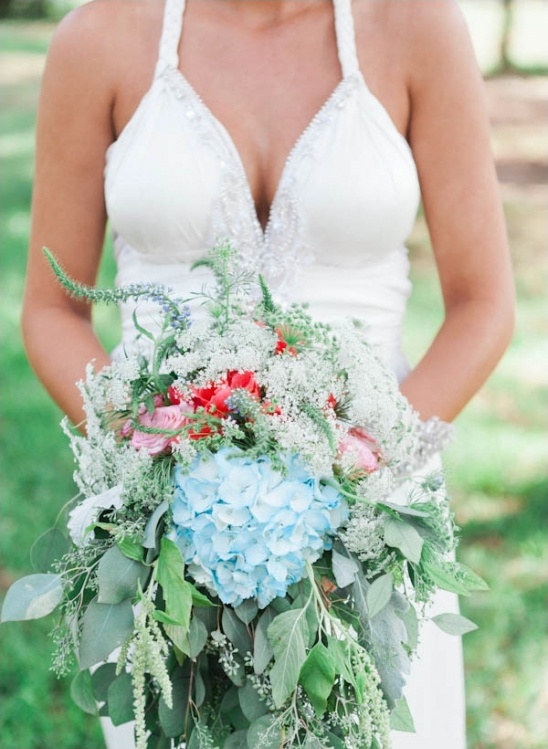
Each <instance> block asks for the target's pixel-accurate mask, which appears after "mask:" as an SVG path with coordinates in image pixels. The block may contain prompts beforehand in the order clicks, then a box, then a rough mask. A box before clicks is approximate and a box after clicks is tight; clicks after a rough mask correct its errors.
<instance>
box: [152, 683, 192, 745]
mask: <svg viewBox="0 0 548 749" xmlns="http://www.w3.org/2000/svg"><path fill="white" fill-rule="evenodd" d="M172 690H173V692H172V694H173V707H168V706H167V705H166V702H165V700H164V698H163V697H160V701H159V704H158V717H159V720H160V725H161V727H162V730H163V732H164V733H165V735H166V736H169V737H170V738H173V739H174V738H178V737H179V736H181V735H182V734H183V733H184V730H185V718H186V711H187V706H188V698H189V695H190V675H189V674H186V673H185V672H184V671H182V670H181V669H178V670H177V671H176V672H175V674H174V676H173V678H172Z"/></svg>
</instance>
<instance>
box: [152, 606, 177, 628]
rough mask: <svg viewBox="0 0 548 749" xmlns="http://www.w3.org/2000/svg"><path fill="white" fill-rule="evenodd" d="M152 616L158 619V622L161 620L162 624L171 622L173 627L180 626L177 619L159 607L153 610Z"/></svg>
mask: <svg viewBox="0 0 548 749" xmlns="http://www.w3.org/2000/svg"><path fill="white" fill-rule="evenodd" d="M152 618H153V619H156V621H157V622H161V623H162V624H171V625H172V626H173V627H177V626H179V625H178V624H177V620H176V619H172V618H171V616H168V615H167V614H166V612H165V611H160V610H159V609H154V611H153V612H152Z"/></svg>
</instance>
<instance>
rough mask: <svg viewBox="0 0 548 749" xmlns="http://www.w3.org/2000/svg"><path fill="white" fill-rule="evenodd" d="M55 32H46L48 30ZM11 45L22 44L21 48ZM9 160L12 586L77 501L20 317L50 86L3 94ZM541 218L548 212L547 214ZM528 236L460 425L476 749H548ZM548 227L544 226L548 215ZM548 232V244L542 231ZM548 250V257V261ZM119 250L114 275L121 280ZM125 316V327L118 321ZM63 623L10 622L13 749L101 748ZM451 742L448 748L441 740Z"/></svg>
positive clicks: (432, 309)
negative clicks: (475, 591)
mask: <svg viewBox="0 0 548 749" xmlns="http://www.w3.org/2000/svg"><path fill="white" fill-rule="evenodd" d="M38 28H39V30H38ZM48 33H49V32H48V30H47V27H44V26H40V27H36V26H34V25H33V26H32V27H30V31H29V30H28V27H25V26H18V25H12V24H9V25H8V26H7V27H6V30H5V31H4V32H3V37H4V38H3V40H2V41H3V44H2V47H3V49H4V50H6V49H8V50H9V51H10V52H11V53H14V52H18V53H19V54H30V55H35V54H39V53H41V52H42V51H43V50H44V49H45V47H46V45H47V36H48ZM6 43H7V46H6ZM3 94H4V95H3V97H2V98H3V105H4V106H3V120H2V133H1V138H0V151H1V154H2V158H3V164H2V195H1V199H2V206H3V214H2V227H1V229H2V240H3V241H2V261H1V262H2V267H1V276H2V285H3V288H2V297H1V302H0V319H1V334H2V347H3V354H2V359H1V367H2V419H3V431H2V453H1V458H0V468H1V475H2V517H3V534H2V546H1V550H2V561H1V569H0V575H1V576H0V582H1V585H2V589H3V590H5V589H6V588H7V586H8V585H9V584H10V582H11V581H13V580H14V579H15V578H16V577H18V576H20V575H21V574H24V573H26V572H29V570H30V565H29V556H28V555H29V549H30V546H31V545H32V543H33V541H34V540H35V538H36V537H37V536H38V535H39V534H40V533H41V532H43V531H44V530H45V529H46V528H48V527H49V526H50V525H51V524H52V523H53V521H54V520H55V517H56V515H57V513H58V511H59V509H60V508H61V506H62V505H63V504H64V502H65V501H66V500H67V499H68V498H69V497H70V496H71V493H72V491H73V485H72V480H71V473H72V461H71V457H70V455H69V451H68V448H67V445H66V441H65V438H64V436H63V435H62V433H61V431H60V429H59V427H58V422H59V419H60V417H61V414H60V412H59V411H58V409H57V408H56V407H55V406H54V405H53V404H52V403H51V402H50V400H49V399H48V397H47V396H46V395H45V393H44V392H43V390H42V388H41V386H40V384H39V383H38V382H37V380H36V378H35V377H34V375H33V373H32V371H31V370H30V368H29V365H28V364H27V362H26V359H25V355H24V353H23V349H22V344H21V339H20V333H19V327H18V325H19V323H18V320H19V311H20V304H21V295H22V289H23V275H24V266H25V255H26V244H27V239H28V231H29V216H28V209H29V203H30V196H31V184H32V150H33V132H34V113H35V106H36V96H37V81H36V80H28V79H25V81H24V82H23V83H20V84H19V85H17V86H13V87H11V86H6V87H5V91H4V92H3ZM537 213H538V211H537ZM507 215H508V220H509V224H510V233H511V236H513V237H516V238H518V240H519V244H517V246H519V248H520V253H519V255H518V254H517V255H516V271H517V287H518V291H519V295H520V300H519V316H518V328H517V331H516V335H515V339H514V342H513V345H512V347H511V348H510V350H509V352H508V354H507V355H506V357H505V359H504V361H503V362H502V364H501V366H500V367H499V369H498V370H497V372H496V373H495V375H494V376H493V377H492V379H491V380H490V382H489V384H488V385H487V386H486V387H485V388H484V390H483V391H482V393H481V394H480V395H478V396H477V397H476V398H475V399H474V401H473V403H472V404H471V405H470V407H469V408H468V409H467V410H466V411H465V413H464V414H463V415H462V416H461V417H460V418H459V420H458V435H459V436H458V440H457V441H456V443H455V445H454V446H453V447H452V448H451V450H450V451H449V453H448V456H447V460H446V463H447V474H448V481H449V484H450V487H451V491H452V493H453V495H454V503H455V510H456V514H457V520H458V522H459V524H460V525H461V526H462V529H463V531H462V535H463V540H462V542H461V546H460V558H461V560H462V561H464V562H466V563H467V564H469V565H470V566H472V567H473V568H474V569H476V570H477V571H478V572H479V573H480V574H482V575H483V576H484V577H485V578H486V579H487V580H488V581H489V584H490V586H491V592H490V593H489V594H482V595H476V596H472V597H470V598H469V599H468V600H466V601H465V602H463V606H462V608H463V612H464V613H465V614H466V615H467V616H470V617H471V618H472V619H474V620H475V621H477V622H478V624H479V625H480V629H479V631H477V632H475V633H472V634H471V635H468V636H467V637H466V638H465V657H466V668H467V695H468V696H467V699H468V728H469V749H540V748H541V747H543V746H544V745H545V738H546V735H548V733H547V726H546V719H545V713H546V693H545V692H544V693H543V691H542V664H543V663H544V664H545V662H546V639H545V610H546V586H545V583H546V544H545V538H546V514H545V503H546V497H547V494H548V486H547V478H546V435H545V425H546V424H545V422H546V390H547V384H546V377H545V374H544V368H543V365H545V363H546V362H545V359H546V356H545V353H546V351H545V348H544V346H545V344H544V340H545V337H546V324H545V314H544V313H545V310H544V300H543V297H542V291H543V288H544V286H545V282H546V278H545V277H546V267H545V260H544V258H543V256H542V253H543V248H541V246H539V244H538V242H537V243H536V244H535V243H534V242H531V241H529V242H528V241H526V239H527V237H530V236H543V232H539V231H538V227H533V226H532V225H530V224H531V222H532V221H533V217H534V215H536V214H535V213H534V211H532V210H531V209H530V208H529V207H528V205H527V203H525V202H520V201H518V200H516V201H515V202H512V203H511V204H509V205H508V206H507ZM534 220H536V219H534ZM423 234H424V232H423V230H422V229H421V227H420V225H419V229H418V231H417V232H416V234H415V239H414V242H413V246H412V253H411V254H412V259H413V260H414V268H415V270H414V277H413V280H414V285H415V291H414V294H413V297H412V300H411V306H410V311H409V316H408V319H407V324H406V331H405V332H406V336H405V337H406V341H407V347H408V350H409V351H410V352H411V353H412V355H415V356H417V355H418V354H419V352H421V351H422V350H424V347H425V346H426V345H427V343H428V341H429V340H430V338H431V336H432V334H433V333H434V331H435V329H436V326H437V324H438V323H439V320H440V317H441V304H440V296H439V291H438V288H437V285H436V282H435V278H434V272H433V265H432V261H431V259H430V257H429V254H428V250H427V244H426V242H425V241H424V239H423ZM542 241H543V240H542ZM539 258H540V260H539ZM112 278H113V260H112V252H111V248H110V245H107V248H106V252H105V260H104V263H103V267H102V270H101V282H102V283H105V284H110V283H112ZM97 325H98V328H99V331H100V334H101V336H102V337H103V340H104V341H105V344H106V345H107V346H112V345H113V343H114V342H115V339H116V332H115V329H116V328H115V324H114V323H113V318H112V316H111V313H110V312H109V313H106V312H105V311H102V312H101V313H100V314H99V315H98V317H97ZM113 325H114V327H113ZM51 624H52V622H51V620H48V621H45V622H44V621H38V622H29V623H25V624H23V625H21V624H8V625H3V627H2V631H1V635H2V659H1V669H2V671H1V696H2V713H1V720H2V729H1V730H2V734H1V744H2V747H3V749H100V748H101V747H103V741H102V737H101V733H100V731H99V728H98V725H97V722H96V721H95V720H94V719H93V718H90V717H88V716H85V715H83V714H81V713H80V711H79V710H78V709H77V708H75V707H74V706H73V705H72V703H71V699H70V696H69V682H68V681H57V680H56V679H55V677H54V676H53V674H52V673H51V672H50V671H49V653H50V650H51V640H50V639H49V638H48V635H47V633H48V630H49V629H50V626H51ZM440 749H443V747H440Z"/></svg>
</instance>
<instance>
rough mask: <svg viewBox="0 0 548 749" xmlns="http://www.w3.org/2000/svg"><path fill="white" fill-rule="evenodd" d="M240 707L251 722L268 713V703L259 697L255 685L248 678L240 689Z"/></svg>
mask: <svg viewBox="0 0 548 749" xmlns="http://www.w3.org/2000/svg"><path fill="white" fill-rule="evenodd" d="M238 699H239V701H240V707H241V708H242V712H243V714H244V715H245V717H246V718H247V719H248V721H249V722H250V723H253V722H254V721H255V720H257V719H258V718H260V717H261V716H262V715H265V714H266V713H268V705H267V704H266V702H265V701H264V700H262V699H261V698H260V697H259V694H258V692H257V690H256V689H255V687H254V686H253V685H252V684H251V682H250V681H249V680H248V681H246V683H245V684H244V686H243V687H242V688H241V689H238Z"/></svg>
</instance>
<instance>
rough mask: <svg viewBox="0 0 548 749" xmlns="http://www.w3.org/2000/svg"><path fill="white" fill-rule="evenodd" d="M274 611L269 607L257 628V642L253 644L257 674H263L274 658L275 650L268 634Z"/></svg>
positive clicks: (254, 664)
mask: <svg viewBox="0 0 548 749" xmlns="http://www.w3.org/2000/svg"><path fill="white" fill-rule="evenodd" d="M274 616H275V614H274V612H273V611H272V609H271V608H270V607H269V608H267V609H265V611H264V613H263V614H262V615H261V618H260V619H259V621H258V623H257V627H256V628H255V642H254V646H253V670H254V671H255V673H256V674H262V673H263V672H264V670H265V669H266V667H267V666H268V664H269V663H270V661H271V660H272V658H273V657H274V651H273V650H272V645H271V644H270V642H269V639H268V636H267V630H268V627H269V626H270V623H271V622H272V620H273V619H274Z"/></svg>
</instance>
